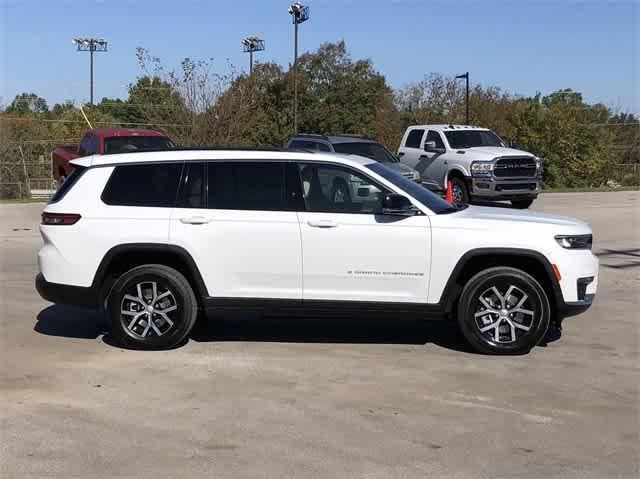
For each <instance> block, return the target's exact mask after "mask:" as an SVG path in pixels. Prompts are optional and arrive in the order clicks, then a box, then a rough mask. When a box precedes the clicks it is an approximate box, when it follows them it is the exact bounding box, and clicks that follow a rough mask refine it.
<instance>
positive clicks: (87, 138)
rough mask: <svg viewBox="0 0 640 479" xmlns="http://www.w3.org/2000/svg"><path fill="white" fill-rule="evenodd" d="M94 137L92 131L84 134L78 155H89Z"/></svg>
mask: <svg viewBox="0 0 640 479" xmlns="http://www.w3.org/2000/svg"><path fill="white" fill-rule="evenodd" d="M92 137H93V135H92V134H91V133H87V134H86V135H84V136H83V137H82V140H80V146H79V147H78V155H79V156H87V155H89V154H90V153H89V148H90V146H89V145H90V143H91V138H92Z"/></svg>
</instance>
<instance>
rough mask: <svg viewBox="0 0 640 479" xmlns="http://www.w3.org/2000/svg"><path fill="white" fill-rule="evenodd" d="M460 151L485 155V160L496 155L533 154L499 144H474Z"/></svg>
mask: <svg viewBox="0 0 640 479" xmlns="http://www.w3.org/2000/svg"><path fill="white" fill-rule="evenodd" d="M460 151H468V152H470V153H473V154H474V155H477V156H486V157H487V160H492V159H494V158H495V157H496V156H533V157H535V155H534V154H532V153H529V152H528V151H523V150H516V149H514V148H506V147H500V146H474V147H472V148H464V149H462V150H460Z"/></svg>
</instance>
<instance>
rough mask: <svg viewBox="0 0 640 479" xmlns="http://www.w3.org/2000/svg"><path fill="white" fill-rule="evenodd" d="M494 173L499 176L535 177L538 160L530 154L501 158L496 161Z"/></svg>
mask: <svg viewBox="0 0 640 479" xmlns="http://www.w3.org/2000/svg"><path fill="white" fill-rule="evenodd" d="M493 174H494V175H495V176H496V177H497V178H516V177H518V178H533V177H535V176H536V162H535V160H534V159H533V158H531V157H528V156H524V157H517V158H501V159H499V160H498V161H497V162H496V165H495V167H494V169H493Z"/></svg>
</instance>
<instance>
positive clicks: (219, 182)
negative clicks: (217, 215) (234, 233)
mask: <svg viewBox="0 0 640 479" xmlns="http://www.w3.org/2000/svg"><path fill="white" fill-rule="evenodd" d="M207 170H208V173H207V174H208V197H207V203H208V204H207V206H208V208H213V209H225V210H262V211H287V210H288V209H290V208H288V206H287V201H286V197H285V166H284V163H252V162H244V161H243V162H237V163H217V162H216V163H214V162H212V163H209V165H208V166H207Z"/></svg>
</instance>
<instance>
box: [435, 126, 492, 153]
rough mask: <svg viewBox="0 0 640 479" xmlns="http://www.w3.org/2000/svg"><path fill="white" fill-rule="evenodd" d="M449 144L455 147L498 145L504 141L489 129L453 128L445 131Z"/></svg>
mask: <svg viewBox="0 0 640 479" xmlns="http://www.w3.org/2000/svg"><path fill="white" fill-rule="evenodd" d="M444 134H445V136H446V137H447V141H448V142H449V146H451V148H453V149H454V150H455V149H456V148H472V147H474V146H500V147H504V143H503V142H502V140H501V139H500V137H499V136H498V135H496V134H495V133H494V132H492V131H489V130H454V131H445V132H444Z"/></svg>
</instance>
